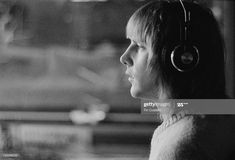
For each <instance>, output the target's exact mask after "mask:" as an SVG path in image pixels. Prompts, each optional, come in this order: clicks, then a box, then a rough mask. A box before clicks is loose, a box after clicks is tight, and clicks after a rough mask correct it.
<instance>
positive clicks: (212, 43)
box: [127, 1, 226, 99]
mask: <svg viewBox="0 0 235 160" xmlns="http://www.w3.org/2000/svg"><path fill="white" fill-rule="evenodd" d="M183 3H184V6H185V7H186V9H187V10H188V11H190V22H189V24H187V25H188V26H189V27H188V37H189V38H188V39H187V40H188V41H190V43H192V44H193V45H194V46H196V47H197V48H198V50H199V55H200V60H199V64H198V66H197V67H196V68H195V69H194V70H192V71H190V72H184V73H182V72H179V71H177V70H176V69H175V68H174V66H173V65H172V64H171V58H170V55H171V52H172V51H173V49H174V48H175V47H176V46H177V45H179V44H180V43H181V38H180V36H181V33H180V32H181V31H182V29H181V25H182V24H184V12H183V8H182V6H181V4H180V2H178V1H177V2H176V1H174V2H167V1H153V2H150V3H148V4H146V5H144V6H142V7H141V8H139V9H138V10H137V11H136V12H135V13H134V14H133V15H132V16H131V18H130V20H129V22H128V24H127V32H131V34H135V35H137V36H138V38H139V40H140V41H142V42H145V43H148V44H150V45H151V48H152V52H153V56H152V58H151V61H150V63H149V66H150V68H151V71H152V72H153V73H156V74H157V75H158V76H157V77H159V78H158V79H157V80H156V81H157V82H158V83H159V82H160V84H162V87H163V88H165V89H166V90H168V92H169V90H170V93H171V95H170V98H175V99H184V98H191V99H199V98H208V99H210V98H212V99H213V98H226V96H225V73H224V67H225V64H224V63H225V62H224V42H223V38H222V35H221V32H220V29H219V26H218V23H217V21H216V19H215V17H214V16H213V14H212V12H211V10H210V9H208V8H206V7H202V6H200V5H199V4H196V3H191V2H183ZM156 84H157V83H156Z"/></svg>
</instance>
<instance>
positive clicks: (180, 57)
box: [170, 0, 200, 72]
mask: <svg viewBox="0 0 235 160" xmlns="http://www.w3.org/2000/svg"><path fill="white" fill-rule="evenodd" d="M179 2H180V4H181V6H182V8H183V12H184V23H183V25H180V44H179V45H177V46H175V47H174V49H173V51H172V52H171V55H170V56H171V64H172V65H173V66H174V68H175V69H176V70H177V71H179V72H189V71H192V70H193V69H195V68H196V67H197V65H198V63H199V59H200V56H199V51H198V48H197V47H196V46H194V45H192V44H191V43H190V42H189V40H188V25H189V23H190V12H189V11H187V10H186V9H185V6H184V4H183V2H182V0H179Z"/></svg>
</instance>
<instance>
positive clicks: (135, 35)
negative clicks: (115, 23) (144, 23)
mask: <svg viewBox="0 0 235 160" xmlns="http://www.w3.org/2000/svg"><path fill="white" fill-rule="evenodd" d="M126 38H128V39H130V40H133V41H136V42H138V43H141V42H142V43H143V42H144V38H143V31H142V29H141V26H139V24H138V23H137V22H134V21H133V20H130V21H129V22H128V24H127V27H126Z"/></svg>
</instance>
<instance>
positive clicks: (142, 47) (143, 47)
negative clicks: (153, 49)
mask: <svg viewBox="0 0 235 160" xmlns="http://www.w3.org/2000/svg"><path fill="white" fill-rule="evenodd" d="M137 46H138V48H139V49H145V46H144V45H139V44H137Z"/></svg>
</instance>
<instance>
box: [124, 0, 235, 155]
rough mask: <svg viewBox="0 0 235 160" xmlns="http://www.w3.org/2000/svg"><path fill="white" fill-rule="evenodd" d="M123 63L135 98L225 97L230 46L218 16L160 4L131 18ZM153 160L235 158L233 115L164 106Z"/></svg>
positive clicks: (187, 5) (183, 4)
mask: <svg viewBox="0 0 235 160" xmlns="http://www.w3.org/2000/svg"><path fill="white" fill-rule="evenodd" d="M126 36H127V38H128V39H129V40H130V41H131V43H130V45H129V47H128V48H127V50H126V51H125V53H124V54H123V55H122V56H121V58H120V61H121V63H123V64H124V65H125V66H126V67H127V69H126V74H127V75H128V76H129V78H128V80H129V81H130V83H131V84H132V86H131V89H130V92H131V95H132V96H133V97H135V98H141V99H151V100H153V101H154V100H155V101H159V100H166V99H188V98H190V99H224V98H227V96H226V94H225V74H224V45H223V39H222V36H221V33H220V30H219V26H218V24H217V22H216V19H215V18H214V16H213V14H212V12H211V11H210V10H209V9H208V8H205V7H202V6H200V5H199V4H196V3H193V2H182V1H174V2H168V1H160V2H159V1H154V2H150V3H148V4H146V5H144V6H143V7H141V8H140V9H138V10H137V11H136V12H135V13H134V14H133V15H132V16H131V18H130V19H129V21H128V24H127V27H126ZM159 111H160V115H161V118H162V120H163V122H162V124H161V125H160V126H158V127H157V129H156V130H155V132H154V134H153V137H152V141H151V151H150V157H149V159H150V160H173V159H174V160H178V159H179V160H194V159H195V160H196V159H197V160H204V159H206V160H208V159H211V160H217V159H220V160H224V159H229V158H231V156H232V150H233V149H234V148H235V147H234V146H233V145H234V139H235V138H234V137H233V133H234V127H233V124H232V123H234V120H233V117H232V116H221V115H216V116H215V115H213V116H212V115H210V116H209V115H206V116H204V115H192V114H187V111H185V110H183V111H181V112H178V111H176V110H175V109H174V107H169V108H167V110H166V109H164V110H162V109H161V108H159Z"/></svg>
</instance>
